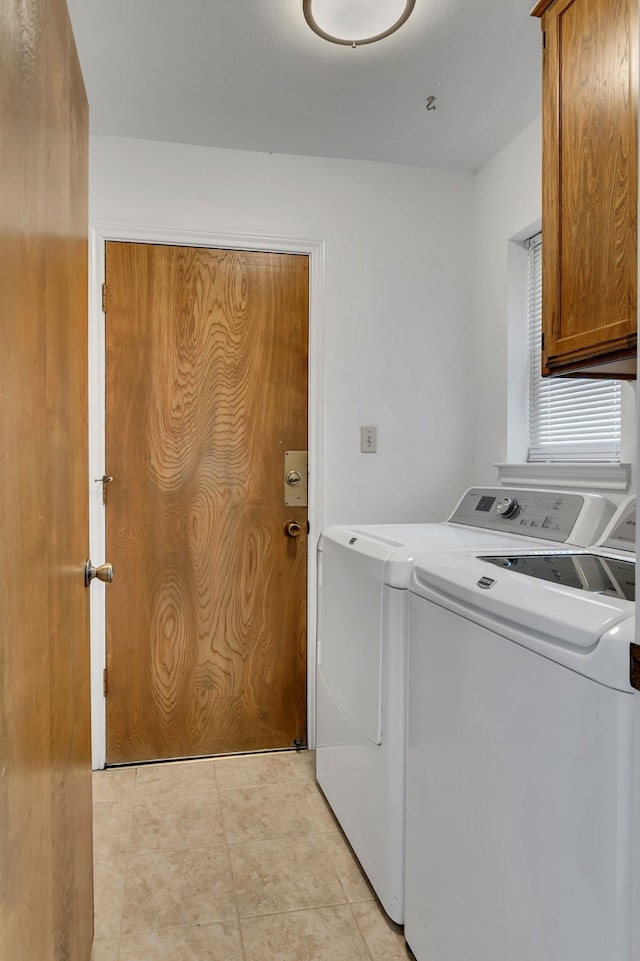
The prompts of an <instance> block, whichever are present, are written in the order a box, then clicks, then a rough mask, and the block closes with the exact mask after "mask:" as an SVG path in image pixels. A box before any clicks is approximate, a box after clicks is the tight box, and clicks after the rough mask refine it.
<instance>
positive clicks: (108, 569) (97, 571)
mask: <svg viewBox="0 0 640 961" xmlns="http://www.w3.org/2000/svg"><path fill="white" fill-rule="evenodd" d="M96 577H97V579H98V580H99V581H104V583H105V584H110V583H111V581H112V580H113V564H100V565H99V567H94V566H93V564H92V563H91V561H90V560H88V561H87V563H86V564H85V565H84V586H85V587H88V586H89V584H90V583H91V581H92V580H93V579H94V578H96Z"/></svg>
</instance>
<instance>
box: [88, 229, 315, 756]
mask: <svg viewBox="0 0 640 961" xmlns="http://www.w3.org/2000/svg"><path fill="white" fill-rule="evenodd" d="M106 323H107V470H108V472H109V473H110V474H111V475H113V477H114V481H113V483H112V484H111V485H109V490H108V504H107V545H108V546H107V551H108V556H109V558H110V560H111V561H112V563H113V564H114V568H116V569H117V572H118V575H117V577H116V579H115V580H114V583H113V585H111V589H110V591H109V593H108V596H107V671H108V697H107V728H108V735H107V738H108V761H109V763H115V762H123V761H133V760H146V759H152V758H163V757H189V756H196V755H201V754H218V753H226V752H233V751H252V750H260V749H265V748H275V747H290V746H291V745H292V743H293V741H294V739H295V738H301V739H302V740H303V741H304V740H305V738H306V712H305V700H306V697H305V693H306V659H305V650H306V538H305V537H304V536H301V537H299V538H297V539H291V538H287V537H286V536H285V535H284V530H283V528H284V524H285V522H286V521H287V520H288V519H295V520H297V521H298V522H299V523H300V524H301V525H302V527H303V530H304V529H305V528H306V508H293V509H292V508H285V507H284V506H283V497H282V471H283V458H284V452H285V450H288V449H296V450H300V449H302V450H304V449H305V448H306V445H307V342H308V259H307V258H306V257H301V256H295V255H285V254H268V253H256V252H239V251H226V250H211V249H206V248H198V249H195V248H181V247H172V246H160V245H152V244H137V245H136V244H119V243H109V244H108V245H107V321H106Z"/></svg>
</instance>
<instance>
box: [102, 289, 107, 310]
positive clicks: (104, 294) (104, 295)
mask: <svg viewBox="0 0 640 961" xmlns="http://www.w3.org/2000/svg"><path fill="white" fill-rule="evenodd" d="M102 312H103V314H106V312H107V285H106V284H103V285H102Z"/></svg>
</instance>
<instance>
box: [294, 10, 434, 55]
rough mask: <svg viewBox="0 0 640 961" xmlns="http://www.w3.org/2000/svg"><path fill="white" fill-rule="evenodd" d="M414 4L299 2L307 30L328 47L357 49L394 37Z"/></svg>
mask: <svg viewBox="0 0 640 961" xmlns="http://www.w3.org/2000/svg"><path fill="white" fill-rule="evenodd" d="M415 3H416V0H302V10H303V12H304V16H305V20H306V21H307V23H308V24H309V26H310V27H311V29H312V30H313V31H314V32H315V33H317V34H318V36H319V37H322V38H323V40H329V41H330V42H331V43H341V44H343V46H346V47H359V46H361V45H362V44H364V43H375V42H376V40H382V39H383V38H384V37H388V36H389V34H392V33H395V31H396V30H398V28H399V27H401V26H402V24H403V23H404V22H405V21H406V20H408V18H409V16H410V15H411V11H412V10H413V8H414V6H415Z"/></svg>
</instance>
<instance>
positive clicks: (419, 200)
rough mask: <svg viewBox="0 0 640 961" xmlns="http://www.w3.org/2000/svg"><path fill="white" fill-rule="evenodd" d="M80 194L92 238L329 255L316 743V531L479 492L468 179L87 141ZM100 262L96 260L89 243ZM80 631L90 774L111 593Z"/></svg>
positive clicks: (314, 482) (424, 514)
mask: <svg viewBox="0 0 640 961" xmlns="http://www.w3.org/2000/svg"><path fill="white" fill-rule="evenodd" d="M89 182H90V217H91V224H92V227H93V229H94V238H95V237H98V238H99V239H100V238H104V237H115V238H121V237H122V238H123V239H125V237H126V239H132V238H133V237H135V236H136V233H137V236H138V237H139V239H157V238H154V233H160V232H162V233H163V237H162V240H163V242H166V236H167V235H166V233H164V232H166V231H168V232H169V236H172V235H173V234H174V232H175V236H176V239H177V240H179V239H180V238H179V236H178V235H179V234H183V235H187V234H191V235H193V234H194V233H195V234H197V233H199V232H200V233H202V234H203V235H209V236H211V235H216V236H224V237H225V239H228V238H229V237H232V238H238V239H239V246H241V245H242V244H241V242H240V241H241V238H243V237H252V238H260V243H261V244H262V243H263V242H264V238H271V239H273V241H274V246H275V247H276V248H277V249H281V242H282V240H283V239H286V240H287V241H290V240H293V241H301V242H303V243H302V246H304V242H313V243H314V244H315V245H316V247H317V248H318V249H320V250H321V251H322V253H323V257H320V256H318V258H317V262H318V264H320V263H321V261H322V262H323V263H324V276H323V277H320V278H319V283H318V284H317V290H316V293H317V294H318V296H317V297H316V298H315V301H312V314H311V325H312V328H313V332H312V336H311V346H312V351H313V354H314V356H311V357H310V367H311V370H312V376H313V379H314V383H315V386H316V389H315V395H314V394H313V393H312V403H315V404H316V407H317V406H319V404H320V402H321V407H322V409H321V410H312V411H311V412H310V419H311V420H312V421H313V424H314V432H313V433H314V436H315V443H316V451H315V453H316V455H321V456H320V457H319V460H320V463H319V464H318V465H317V471H318V472H319V473H321V475H322V476H321V478H318V477H315V478H314V475H313V470H312V476H311V483H310V495H311V496H313V494H312V492H313V490H314V488H315V489H316V490H317V489H318V483H320V485H321V489H322V497H320V498H318V502H317V503H316V504H315V512H314V513H313V516H314V517H315V518H316V521H317V522H316V523H315V525H314V523H313V521H312V525H313V526H314V527H315V530H312V540H311V548H312V549H311V551H310V570H309V588H310V590H309V597H308V600H309V608H308V609H309V648H308V663H309V679H308V707H309V712H308V713H309V718H310V723H311V726H310V730H309V738H310V743H311V744H313V738H314V731H313V718H314V714H315V712H314V707H315V701H314V681H315V674H314V666H315V590H314V585H315V550H314V547H315V542H316V538H317V535H318V533H319V529H320V527H321V526H326V525H328V524H332V523H339V522H354V523H355V522H360V523H363V522H367V521H368V522H385V521H399V522H402V521H417V520H420V519H424V520H428V519H435V520H438V519H441V518H443V517H444V516H445V515H446V514H447V513H448V512H449V511H450V510H451V508H452V506H453V504H454V503H455V501H456V500H457V498H458V496H459V494H460V493H461V492H462V490H463V489H464V487H465V486H468V485H469V484H470V483H471V481H472V479H473V478H472V476H471V445H472V437H473V429H474V425H473V422H472V417H471V407H470V393H469V379H470V371H471V338H472V330H473V272H472V270H471V267H470V257H471V250H472V245H473V238H474V202H473V201H474V178H473V177H472V176H471V175H469V174H464V173H459V172H446V171H435V170H426V169H422V168H418V167H403V166H397V165H391V164H378V163H361V162H354V161H339V160H326V159H318V158H308V157H291V156H280V155H271V154H258V153H248V152H243V151H229V150H218V149H209V148H202V147H192V146H184V145H178V144H166V143H156V142H149V141H140V140H130V139H118V138H109V137H93V138H91V142H90V180H89ZM105 224H108V225H111V226H110V227H105V226H104V225H105ZM131 228H134V229H133V230H132V229H131ZM182 242H189V241H182ZM191 242H196V241H191ZM314 256H315V255H314ZM93 260H94V265H95V264H99V263H100V260H101V252H100V250H99V249H98V247H96V248H95V249H94V251H93ZM312 265H313V260H312ZM312 269H313V268H312ZM98 274H99V271H96V274H95V276H94V278H93V279H94V283H93V284H92V311H91V325H92V327H91V331H90V342H91V345H92V357H91V371H92V384H91V422H92V428H93V429H92V446H91V476H92V478H93V477H99V476H100V475H101V474H102V473H103V471H104V470H106V471H107V472H108V470H109V465H108V464H104V462H103V440H102V436H101V432H100V423H101V421H102V419H103V411H104V399H103V394H102V391H101V389H100V382H101V381H102V380H103V378H104V370H103V366H102V361H101V356H100V355H101V348H100V342H101V339H102V336H101V334H100V330H101V325H102V316H101V312H100V307H99V304H98V303H97V296H98V292H99V285H100V282H101V277H100V276H98ZM314 275H315V276H316V278H317V271H314ZM312 286H313V283H312ZM314 396H315V398H316V400H315V401H313V397H314ZM318 398H319V400H318ZM361 424H375V425H377V427H378V453H377V454H361V453H360V425H361ZM96 427H97V429H96ZM315 428H317V429H315ZM311 452H312V453H313V443H312V451H311ZM93 487H94V488H95V489H94V490H92V531H91V549H92V554H93V555H94V556H95V557H98V558H99V559H100V560H101V559H102V558H103V556H104V552H105V545H104V526H103V520H102V517H101V514H102V507H101V500H100V487H99V485H95V484H94V485H93ZM311 506H312V505H311V504H310V507H311ZM116 576H117V572H116ZM91 624H92V704H93V714H92V726H93V752H94V766H96V767H100V766H102V765H103V764H104V741H105V718H104V701H103V697H102V668H103V665H104V592H103V593H102V594H99V593H98V592H96V593H94V594H93V596H92V605H91Z"/></svg>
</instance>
